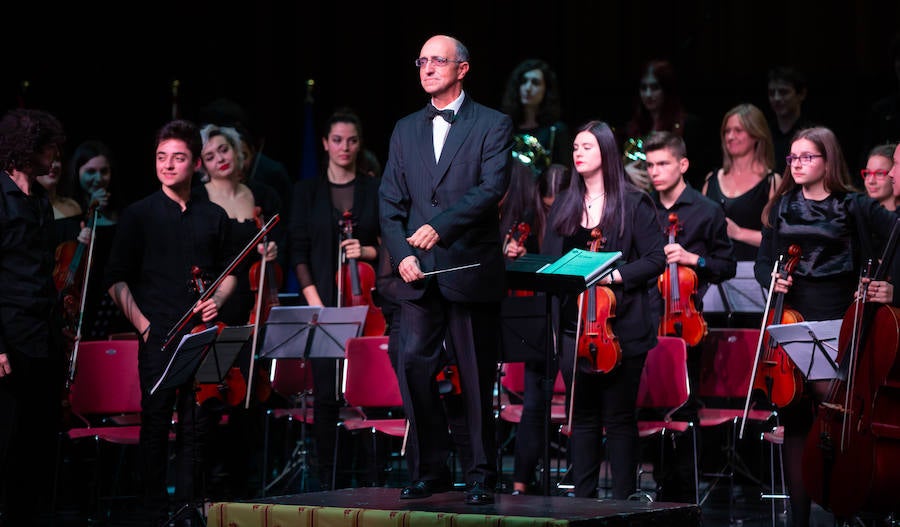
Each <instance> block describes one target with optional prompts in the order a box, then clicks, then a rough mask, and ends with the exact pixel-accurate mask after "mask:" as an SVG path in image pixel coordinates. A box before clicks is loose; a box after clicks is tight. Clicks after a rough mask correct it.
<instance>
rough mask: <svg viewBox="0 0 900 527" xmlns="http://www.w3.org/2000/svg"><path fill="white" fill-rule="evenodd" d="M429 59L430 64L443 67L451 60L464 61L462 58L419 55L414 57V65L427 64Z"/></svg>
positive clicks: (419, 66)
mask: <svg viewBox="0 0 900 527" xmlns="http://www.w3.org/2000/svg"><path fill="white" fill-rule="evenodd" d="M429 60H430V61H431V63H432V64H434V65H435V66H436V67H438V68H443V67H444V66H446V65H447V64H449V63H451V62H455V63H457V64H459V63H460V62H465V61H464V60H453V59H448V58H447V57H431V58H428V57H419V58H417V59H416V67H417V68H421V67H423V66H426V65H428V61H429Z"/></svg>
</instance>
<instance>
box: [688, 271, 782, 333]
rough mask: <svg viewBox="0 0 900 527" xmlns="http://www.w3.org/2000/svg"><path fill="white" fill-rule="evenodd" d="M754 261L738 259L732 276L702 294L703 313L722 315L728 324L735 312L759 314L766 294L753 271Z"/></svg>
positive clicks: (762, 308) (763, 306) (764, 303)
mask: <svg viewBox="0 0 900 527" xmlns="http://www.w3.org/2000/svg"><path fill="white" fill-rule="evenodd" d="M753 266H754V262H752V261H739V262H737V268H736V271H735V275H734V278H731V279H729V280H725V281H724V282H722V283H720V284H715V285H714V287H710V288H708V289H707V290H706V294H704V295H703V314H704V315H705V316H706V315H713V314H721V315H724V316H725V318H726V320H727V321H728V323H729V325H730V323H731V321H732V319H733V317H734V315H735V314H741V315H752V316H754V317H756V316H761V315H762V312H763V311H765V305H766V294H765V290H764V289H763V287H762V286H760V285H759V282H757V281H756V275H755V274H754V272H753Z"/></svg>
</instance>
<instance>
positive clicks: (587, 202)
mask: <svg viewBox="0 0 900 527" xmlns="http://www.w3.org/2000/svg"><path fill="white" fill-rule="evenodd" d="M605 195H606V192H601V193H600V194H597V195H596V196H594V197H593V198H592V197H590V195H587V194H585V196H584V204H585V205H587V208H591V207H592V206H593V205H594V202H595V201H597V200H598V199H600V198H602V197H603V196H605Z"/></svg>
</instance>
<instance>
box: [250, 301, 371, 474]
mask: <svg viewBox="0 0 900 527" xmlns="http://www.w3.org/2000/svg"><path fill="white" fill-rule="evenodd" d="M368 311H369V307H368V306H348V307H321V306H273V307H272V309H271V310H270V311H269V316H268V317H267V318H266V322H265V327H266V331H265V338H264V339H263V346H262V350H261V351H260V353H259V356H260V357H261V358H269V359H273V360H274V359H303V360H306V359H310V358H325V359H328V358H330V359H343V358H344V356H345V355H344V348H345V346H346V344H347V340H349V339H350V338H352V337H359V336H361V335H362V331H363V325H364V324H365V321H366V314H367V313H368ZM272 371H273V372H274V371H275V365H274V362H273V365H272ZM338 377H340V376H339V375H338ZM335 383H336V384H335V386H336V388H337V389H339V388H340V379H339V378H336V379H335ZM335 393H340V392H339V391H337V390H336V392H335ZM304 404H305V399H304ZM303 411H304V417H305V406H304V407H303ZM305 443H306V419H305V418H304V419H303V421H301V424H300V440H299V441H298V442H297V445H296V447H295V448H294V451H293V452H292V453H291V457H290V459H289V460H288V462H287V464H286V466H285V467H284V468H283V469H282V471H281V473H280V474H279V475H278V476H276V477H275V478H274V479H273V480H272V481H271V482H270V483H269V484H268V486H267V487H266V488H265V489H264V490H268V489H269V488H271V487H272V486H273V485H275V484H277V483H278V482H279V481H281V480H282V479H283V478H284V477H285V476H286V475H288V474H289V473H291V472H292V471H294V469H299V470H298V471H297V473H296V474H294V476H292V477H291V478H290V479H288V482H287V483H288V484H289V483H290V482H291V481H293V480H294V478H296V477H297V475H298V474H299V475H300V476H301V480H300V490H301V491H302V490H305V486H306V471H307V468H308V466H307V463H306V449H305Z"/></svg>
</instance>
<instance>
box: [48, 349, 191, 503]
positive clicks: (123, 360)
mask: <svg viewBox="0 0 900 527" xmlns="http://www.w3.org/2000/svg"><path fill="white" fill-rule="evenodd" d="M68 395H69V405H70V408H71V412H72V416H73V418H75V419H77V420H78V421H80V423H79V425H78V426H73V427H72V428H70V429H69V430H67V431H65V432H64V433H63V434H62V435H61V437H60V440H59V443H58V449H59V452H60V453H61V451H62V448H63V444H64V443H67V444H68V445H69V446H72V443H73V442H76V441H79V440H85V439H91V440H93V443H94V447H95V452H96V460H97V468H96V470H95V476H94V482H93V487H94V489H93V494H94V496H95V499H96V500H97V505H99V498H100V474H101V472H102V471H101V469H100V465H101V461H102V458H101V448H102V445H103V444H104V443H108V444H113V445H119V446H121V447H122V448H124V447H126V446H129V445H137V444H138V440H139V438H140V431H141V426H140V412H141V388H140V380H139V377H138V341H137V340H135V339H128V340H102V341H90V342H81V343H80V344H79V349H78V355H77V360H76V369H75V376H74V378H73V380H72V384H71V386H70V389H69V394H68ZM119 423H137V424H124V425H122V424H119ZM170 439H173V440H174V434H172V435H170ZM120 455H124V450H123V451H122V452H121V453H120ZM59 469H60V467H59V466H57V469H56V474H55V481H56V484H54V497H53V502H54V504H53V506H54V507H55V501H56V491H57V485H58V481H59ZM120 470H121V458H120V461H119V463H118V464H117V467H116V474H115V477H114V479H113V482H112V490H113V491H114V490H115V487H116V484H117V482H118V475H119V472H120Z"/></svg>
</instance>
